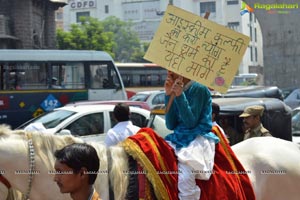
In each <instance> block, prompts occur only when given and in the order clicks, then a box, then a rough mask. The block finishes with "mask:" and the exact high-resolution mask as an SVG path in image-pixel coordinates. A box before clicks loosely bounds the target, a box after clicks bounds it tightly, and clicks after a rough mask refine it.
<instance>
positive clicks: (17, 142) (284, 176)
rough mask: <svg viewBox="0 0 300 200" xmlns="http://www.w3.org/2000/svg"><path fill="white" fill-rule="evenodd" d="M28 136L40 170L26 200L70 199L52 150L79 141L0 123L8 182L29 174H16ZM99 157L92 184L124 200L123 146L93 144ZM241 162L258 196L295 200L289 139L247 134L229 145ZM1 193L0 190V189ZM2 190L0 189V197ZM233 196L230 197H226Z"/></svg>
mask: <svg viewBox="0 0 300 200" xmlns="http://www.w3.org/2000/svg"><path fill="white" fill-rule="evenodd" d="M28 137H29V138H30V137H31V138H32V140H33V145H34V149H35V163H36V164H35V166H36V170H37V171H39V174H36V175H34V177H33V181H32V187H31V190H30V200H40V199H43V200H60V199H62V200H63V199H64V200H66V199H70V197H69V196H68V195H62V194H60V192H59V189H58V187H57V185H56V184H55V182H54V181H53V175H52V174H51V173H48V172H49V171H50V170H53V164H54V157H53V152H54V151H55V150H56V149H60V148H62V147H63V146H64V145H67V144H70V143H74V142H82V141H81V140H78V139H75V138H73V137H70V136H68V137H63V136H54V135H45V134H39V133H31V134H27V133H25V132H23V131H11V130H10V129H8V128H4V127H0V169H1V170H4V171H5V174H4V176H5V177H6V178H7V180H9V182H10V184H11V185H12V186H13V187H14V188H16V189H18V190H20V191H22V193H25V194H26V192H27V190H28V175H16V174H15V171H16V170H22V169H24V170H26V169H28V166H29V159H28ZM93 145H94V146H95V148H96V149H97V151H98V153H99V157H100V166H101V169H100V170H103V171H105V170H107V168H108V167H107V166H108V164H107V163H108V162H107V155H109V157H110V158H109V159H108V160H112V164H111V166H110V167H109V175H110V177H108V174H106V173H103V174H99V175H100V176H99V177H98V178H97V180H96V185H95V188H96V190H97V191H99V193H100V195H101V198H102V199H103V200H108V199H109V192H108V180H109V179H110V182H111V184H112V190H113V191H114V195H115V196H114V199H116V200H124V199H125V195H126V192H127V186H128V177H127V176H126V175H125V174H124V173H123V172H124V170H125V171H128V163H127V155H126V153H125V152H124V150H123V148H122V147H119V146H116V147H112V148H110V149H108V151H107V149H106V148H105V147H104V146H102V145H96V144H93ZM232 148H233V150H234V152H235V154H236V155H237V157H238V158H239V160H240V161H241V163H242V164H243V166H244V168H245V170H246V171H249V176H250V179H251V182H252V184H253V187H254V192H255V194H256V199H257V200H282V199H288V200H298V199H299V198H300V189H299V186H300V149H299V146H298V145H296V144H294V143H292V142H288V141H284V140H281V139H277V138H273V137H261V138H254V139H248V140H246V141H244V142H242V143H239V144H237V145H235V146H233V147H232ZM0 192H1V190H0ZM1 195H2V194H0V196H1ZM228 199H233V197H228Z"/></svg>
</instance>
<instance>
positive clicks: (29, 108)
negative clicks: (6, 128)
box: [0, 49, 127, 127]
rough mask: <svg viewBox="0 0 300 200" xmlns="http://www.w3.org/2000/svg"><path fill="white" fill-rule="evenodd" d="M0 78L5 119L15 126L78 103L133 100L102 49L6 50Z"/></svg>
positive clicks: (0, 103) (2, 52)
mask: <svg viewBox="0 0 300 200" xmlns="http://www.w3.org/2000/svg"><path fill="white" fill-rule="evenodd" d="M0 78H1V79H0V109H1V115H0V123H6V124H9V125H11V126H12V127H17V126H18V125H20V124H22V123H24V122H25V121H27V120H29V119H31V118H33V117H36V116H38V115H40V114H43V113H44V112H48V111H51V110H53V109H54V108H57V107H60V106H63V105H65V104H66V103H69V102H72V101H78V100H126V99H127V96H126V92H125V88H124V85H123V82H122V79H121V76H120V73H119V71H118V69H117V67H116V66H115V64H114V61H113V59H112V58H111V57H110V56H109V55H108V54H107V53H105V52H101V51H79V50H7V49H6V50H0ZM2 111H3V112H2ZM16 116H18V118H17V120H16V118H15V117H16ZM19 118H21V119H19Z"/></svg>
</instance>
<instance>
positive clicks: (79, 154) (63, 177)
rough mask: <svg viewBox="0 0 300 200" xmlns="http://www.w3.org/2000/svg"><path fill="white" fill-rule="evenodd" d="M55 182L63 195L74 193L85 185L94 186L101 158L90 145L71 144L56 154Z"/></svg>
mask: <svg viewBox="0 0 300 200" xmlns="http://www.w3.org/2000/svg"><path fill="white" fill-rule="evenodd" d="M54 156H55V158H56V162H55V165H54V168H55V176H54V181H55V182H57V185H58V186H59V188H60V191H61V192H62V193H72V192H74V191H76V190H79V189H80V188H81V187H82V186H83V185H84V184H86V185H93V184H94V182H95V180H96V178H97V172H98V170H99V158H98V155H97V152H96V150H95V148H94V147H92V146H91V145H88V144H84V143H81V144H71V145H68V146H65V147H64V148H62V149H60V150H57V151H56V152H55V153H54Z"/></svg>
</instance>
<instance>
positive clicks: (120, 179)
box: [108, 145, 129, 199]
mask: <svg viewBox="0 0 300 200" xmlns="http://www.w3.org/2000/svg"><path fill="white" fill-rule="evenodd" d="M109 151H110V155H109V157H108V160H109V161H110V163H111V165H110V169H109V170H110V171H109V178H110V180H111V186H112V189H113V191H114V199H126V198H125V197H126V193H127V187H128V185H129V177H128V172H129V164H128V155H127V154H126V152H125V150H124V148H123V147H122V146H119V145H116V146H111V147H109Z"/></svg>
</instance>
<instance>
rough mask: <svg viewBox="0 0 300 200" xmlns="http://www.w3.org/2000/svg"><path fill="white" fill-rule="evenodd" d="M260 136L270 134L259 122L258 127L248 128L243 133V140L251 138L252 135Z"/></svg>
mask: <svg viewBox="0 0 300 200" xmlns="http://www.w3.org/2000/svg"><path fill="white" fill-rule="evenodd" d="M261 136H272V135H271V133H270V131H268V130H267V129H266V128H265V127H263V125H262V124H261V123H260V125H259V126H258V127H256V128H255V129H252V130H251V129H248V130H247V131H246V133H245V136H244V140H246V139H249V138H252V137H261Z"/></svg>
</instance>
